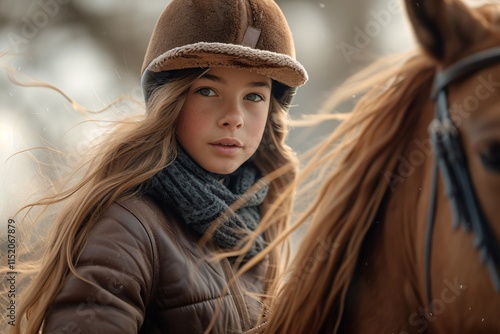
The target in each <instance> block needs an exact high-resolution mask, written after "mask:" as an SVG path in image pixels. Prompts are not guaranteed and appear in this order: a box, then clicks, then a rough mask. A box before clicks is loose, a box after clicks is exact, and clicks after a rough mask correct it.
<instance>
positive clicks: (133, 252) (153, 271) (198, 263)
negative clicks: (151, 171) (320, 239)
mask: <svg viewBox="0 0 500 334" xmlns="http://www.w3.org/2000/svg"><path fill="white" fill-rule="evenodd" d="M210 251H211V248H210V246H209V245H206V246H201V245H200V244H199V236H197V235H196V234H194V233H193V232H191V231H190V230H188V229H187V227H185V226H184V225H183V224H182V223H180V222H179V220H178V219H177V218H176V217H175V216H173V215H169V214H168V213H167V214H165V213H164V212H163V211H161V210H160V209H159V208H158V206H156V204H154V202H153V201H152V200H149V199H144V198H141V199H139V198H133V199H130V200H127V201H124V202H121V203H115V204H113V205H112V206H111V207H110V208H109V209H108V210H107V211H106V213H105V214H104V215H103V217H102V218H101V219H100V221H99V222H98V223H97V225H96V226H95V227H94V228H93V230H92V232H91V234H90V236H89V239H88V243H87V244H86V246H85V249H84V250H83V252H82V254H81V256H80V258H79V260H78V262H77V265H76V270H77V272H78V274H79V275H81V276H82V277H83V278H85V279H86V280H88V281H90V282H91V283H93V284H92V285H91V284H89V283H86V282H84V281H82V280H81V279H79V278H77V277H76V276H75V275H73V274H69V275H68V276H67V277H66V279H65V280H64V282H63V284H62V287H61V290H60V291H59V292H58V294H57V296H56V298H55V300H54V302H53V304H52V306H51V308H50V309H49V311H48V312H47V314H46V317H45V322H44V326H43V331H42V332H43V333H44V334H45V333H54V334H55V333H92V334H98V333H105V334H114V333H121V334H122V333H183V334H185V333H203V332H204V330H205V329H206V328H207V326H208V324H209V323H210V321H211V320H212V318H213V317H214V315H216V312H217V311H216V310H217V309H218V308H219V307H220V308H221V311H220V312H219V314H218V315H216V321H215V326H214V328H213V329H212V330H211V333H242V332H244V331H246V330H249V329H250V328H251V327H252V326H253V325H254V323H255V321H256V318H257V315H258V313H259V307H260V305H259V302H258V300H257V299H255V298H252V297H251V293H248V292H262V287H263V285H262V280H261V278H262V275H263V273H264V266H265V264H264V263H262V264H261V265H259V266H257V267H255V268H254V269H253V270H252V271H251V272H248V273H247V274H245V276H243V277H242V278H241V279H239V280H238V281H237V283H236V284H234V285H232V286H231V287H230V289H229V291H227V292H225V291H224V289H225V288H226V286H227V282H228V281H229V280H231V278H232V277H233V275H234V270H233V268H232V266H231V263H230V261H229V260H227V259H224V260H223V261H221V262H217V263H214V262H213V261H212V262H210V261H206V260H205V259H204V257H206V255H207V254H209V252H210Z"/></svg>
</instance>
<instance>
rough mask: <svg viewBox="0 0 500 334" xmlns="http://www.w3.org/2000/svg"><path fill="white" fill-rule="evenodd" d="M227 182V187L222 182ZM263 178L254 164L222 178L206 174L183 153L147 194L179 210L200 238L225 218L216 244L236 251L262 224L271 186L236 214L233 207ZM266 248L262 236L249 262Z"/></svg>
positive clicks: (215, 234)
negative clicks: (263, 210) (262, 209)
mask: <svg viewBox="0 0 500 334" xmlns="http://www.w3.org/2000/svg"><path fill="white" fill-rule="evenodd" d="M223 178H224V179H225V182H224V184H223V183H221V182H220V180H222V179H223ZM259 178H260V173H259V171H258V170H257V168H256V167H255V165H254V164H253V163H251V162H247V163H245V164H243V165H242V166H241V167H240V168H239V169H238V170H237V171H236V172H234V173H232V174H230V175H219V174H214V173H210V172H208V171H206V170H205V169H203V168H202V167H201V166H199V165H198V164H197V163H195V162H194V161H193V160H192V159H191V158H190V157H189V156H188V155H187V154H186V153H185V152H184V151H183V150H182V149H179V152H178V155H177V157H176V159H175V160H174V161H173V162H172V163H171V164H169V165H168V166H167V167H165V168H164V169H163V170H161V171H160V172H159V173H157V174H156V175H154V176H153V177H152V178H151V180H150V181H149V184H148V190H147V194H148V195H150V196H151V197H153V199H155V200H156V201H157V202H158V203H160V205H163V206H166V207H167V208H168V209H170V210H175V211H176V212H177V214H179V215H180V216H181V217H182V219H183V221H184V223H185V224H186V225H187V226H189V227H191V228H192V229H193V230H194V231H196V232H197V233H199V234H200V235H203V234H204V233H205V232H207V230H208V229H209V228H210V227H211V226H212V224H214V223H215V221H216V220H217V219H219V218H220V217H223V221H222V223H217V225H215V226H214V227H216V229H215V231H213V236H212V240H214V241H215V243H216V244H217V245H219V246H220V247H221V248H222V249H224V250H235V249H237V248H238V247H240V246H241V244H240V241H241V240H242V238H244V237H245V236H248V232H249V231H254V230H255V228H256V227H257V225H258V224H259V222H260V210H259V204H261V203H262V201H263V200H264V198H265V197H266V195H267V192H268V190H269V185H268V184H263V187H261V188H260V189H259V190H257V191H256V192H254V193H249V194H245V197H246V198H247V200H246V201H245V202H244V204H243V205H242V206H241V207H240V208H239V209H237V210H236V212H234V211H232V210H231V209H229V206H230V205H231V204H233V203H234V202H236V201H237V200H238V199H239V198H240V197H242V195H243V194H244V193H245V192H246V191H247V190H248V189H249V188H250V187H251V186H252V185H254V184H255V183H256V182H263V181H259ZM228 213H229V214H228ZM264 245H265V243H264V238H263V237H262V235H260V236H259V237H258V238H257V239H256V242H255V243H254V244H253V245H252V247H251V249H250V250H249V252H248V253H247V254H246V255H245V258H246V259H248V258H251V257H253V256H254V255H256V254H257V253H258V252H259V251H261V250H262V248H263V247H264Z"/></svg>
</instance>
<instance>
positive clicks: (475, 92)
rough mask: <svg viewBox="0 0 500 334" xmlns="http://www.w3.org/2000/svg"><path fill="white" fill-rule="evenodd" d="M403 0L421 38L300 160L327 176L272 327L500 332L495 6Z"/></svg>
mask: <svg viewBox="0 0 500 334" xmlns="http://www.w3.org/2000/svg"><path fill="white" fill-rule="evenodd" d="M405 2H406V8H407V13H408V16H409V18H410V21H411V24H412V26H413V29H414V32H415V35H416V37H417V40H418V42H419V44H420V50H418V51H416V52H415V53H412V54H411V55H410V56H409V57H407V58H406V59H405V61H404V63H402V64H401V63H398V64H397V65H396V64H393V66H392V67H391V68H390V69H389V70H384V71H379V72H378V73H377V74H376V76H375V77H371V78H368V79H367V80H365V82H364V84H363V86H360V87H362V88H370V89H369V90H368V92H367V93H366V94H365V95H364V97H363V98H362V99H361V100H360V102H359V103H358V104H357V106H356V107H355V108H354V110H353V111H352V113H351V114H350V115H349V116H348V117H346V120H345V121H344V122H343V123H342V124H341V125H340V126H339V127H338V128H337V129H336V131H335V132H334V134H333V135H332V136H331V137H329V138H328V139H327V140H325V141H324V142H323V143H322V145H321V146H319V147H318V148H317V151H316V155H315V156H314V157H313V158H312V159H311V162H310V163H309V165H308V166H307V167H306V168H305V171H304V173H305V175H308V173H309V172H313V171H314V172H317V169H318V168H319V166H321V168H323V167H324V166H326V167H324V168H325V169H324V170H321V172H322V173H324V174H321V172H320V174H319V175H321V178H322V181H321V182H322V183H321V184H322V188H321V190H320V192H319V195H318V197H317V199H316V200H315V201H314V203H313V204H312V205H311V206H310V208H309V210H308V211H307V212H306V213H305V214H304V216H303V217H302V220H301V221H300V222H304V221H307V219H310V220H311V223H310V227H309V230H308V232H307V234H306V236H305V237H304V239H303V241H302V244H301V247H300V249H299V251H298V255H297V257H296V259H295V261H294V265H293V268H292V271H291V274H290V276H288V277H289V279H288V280H287V281H286V282H285V283H284V284H283V285H282V286H281V287H280V288H279V289H278V296H277V298H276V300H275V302H274V304H273V305H272V307H271V316H270V318H269V321H268V323H267V326H266V330H265V332H266V333H319V332H321V333H323V332H324V333H331V332H339V333H387V334H390V333H397V334H399V333H500V313H499V312H500V294H499V291H498V289H499V286H498V285H499V282H498V270H499V269H500V268H499V255H500V254H499V253H498V241H499V240H500V201H499V199H500V48H498V46H500V6H498V5H495V4H490V5H486V6H482V7H479V8H470V7H467V6H466V5H465V4H463V3H462V2H459V1H452V0H406V1H405ZM372 73H373V72H372ZM334 143H335V145H334ZM332 147H334V148H333V149H331V148H332ZM457 226H461V227H462V228H457Z"/></svg>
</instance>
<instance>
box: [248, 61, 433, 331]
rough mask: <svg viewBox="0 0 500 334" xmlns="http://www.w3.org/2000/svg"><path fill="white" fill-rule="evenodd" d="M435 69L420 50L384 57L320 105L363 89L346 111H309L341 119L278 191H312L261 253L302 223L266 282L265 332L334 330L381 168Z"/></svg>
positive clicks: (405, 137) (373, 210)
mask: <svg viewBox="0 0 500 334" xmlns="http://www.w3.org/2000/svg"><path fill="white" fill-rule="evenodd" d="M396 64H397V66H395V65H396ZM433 72H434V68H433V65H432V62H431V61H430V60H429V59H428V58H427V57H426V56H424V55H422V54H421V53H420V52H410V53H409V54H405V55H402V56H401V55H398V56H396V57H389V58H386V59H383V60H381V61H379V62H377V63H375V64H373V65H372V66H370V67H368V68H367V69H365V70H363V71H361V72H360V73H358V74H357V75H355V76H354V77H353V78H351V79H350V80H349V81H348V82H347V83H346V84H345V85H343V86H342V87H341V89H339V90H338V91H336V93H335V94H334V95H333V96H332V98H331V99H330V100H328V101H327V103H326V104H325V107H324V109H325V110H331V109H333V108H334V107H336V106H338V105H339V103H340V102H342V101H346V100H348V99H351V97H352V96H353V95H356V94H357V95H360V94H362V95H363V98H362V99H361V100H360V101H359V102H358V103H357V105H356V106H355V107H354V109H353V111H352V112H350V113H339V114H333V115H332V114H322V115H318V116H316V117H315V119H316V121H318V120H319V121H323V120H328V119H330V120H331V119H335V120H342V122H341V124H340V125H339V126H338V127H337V128H336V129H335V130H334V131H333V132H332V134H331V135H330V136H329V137H328V138H326V139H324V140H323V141H322V142H321V143H320V144H319V145H317V146H316V147H315V148H314V149H312V150H310V152H309V153H308V155H307V156H305V158H306V159H307V160H308V162H307V164H306V165H305V167H304V168H303V169H302V170H301V171H300V173H299V176H298V178H297V181H296V182H295V183H294V185H293V186H292V187H290V188H289V189H288V190H287V191H286V192H284V193H283V199H284V198H286V196H287V195H289V193H291V192H294V191H295V189H296V187H298V186H300V185H303V186H304V188H300V189H301V190H300V191H299V192H298V194H297V198H299V199H300V198H301V194H303V193H304V192H306V193H307V192H308V191H310V190H311V189H312V188H314V189H315V190H314V192H315V193H316V197H315V198H314V200H313V201H312V203H311V204H310V205H309V206H307V210H305V211H304V212H303V213H301V215H300V217H299V218H298V220H297V222H296V224H294V225H293V227H292V228H291V229H289V230H288V231H286V232H285V233H283V234H281V235H279V236H278V237H277V238H276V239H274V242H273V243H271V245H270V246H269V248H268V249H267V250H265V251H264V252H263V253H261V256H264V255H265V253H266V251H270V250H272V249H273V247H277V246H278V245H280V243H281V242H282V241H284V240H286V239H288V238H289V237H290V234H291V233H293V232H294V231H296V230H297V229H298V228H299V227H300V226H301V225H307V227H308V231H307V233H306V235H305V237H304V239H303V240H302V241H301V244H300V248H299V249H298V251H297V255H296V257H295V258H294V261H292V262H291V265H290V266H289V268H288V270H287V272H286V275H284V277H283V279H282V280H277V281H276V282H275V283H274V284H273V286H272V287H271V290H270V291H271V292H272V293H273V296H272V297H271V298H269V300H267V303H268V305H267V308H266V309H265V310H264V311H265V314H264V319H263V322H264V323H263V324H262V325H261V326H260V328H262V329H261V330H262V332H263V333H318V332H321V330H325V329H326V328H328V330H332V331H334V332H336V331H337V329H338V327H339V325H340V322H341V319H342V314H343V309H344V302H345V297H346V294H347V290H348V288H349V285H350V281H351V279H352V277H353V275H354V272H355V268H356V265H357V258H358V254H359V252H360V249H361V245H362V242H363V240H364V237H365V235H366V233H367V231H368V229H369V228H370V226H371V225H372V223H373V222H374V220H375V219H376V215H377V213H378V210H379V207H380V204H381V202H382V200H383V198H384V196H385V195H386V193H387V190H388V188H389V182H388V181H389V180H387V179H386V178H385V177H384V175H383V174H384V172H387V171H394V170H395V169H396V168H397V166H398V159H397V157H398V156H400V154H402V152H403V150H404V149H405V146H406V145H407V143H408V141H409V140H410V138H409V136H410V135H409V134H410V133H411V131H410V130H411V129H412V126H413V125H414V124H415V122H416V121H417V120H418V117H419V116H420V115H418V113H416V112H415V111H417V110H415V109H414V108H413V107H414V106H415V104H416V103H421V102H417V101H425V100H426V99H427V98H428V95H427V94H428V90H429V87H430V83H431V80H432V76H433ZM309 121H310V120H308V121H307V122H309ZM307 122H306V123H307ZM306 183H307V184H306ZM315 187H317V188H319V190H317V189H316V188H315ZM360 189H363V191H360ZM279 205H280V203H279V199H278V201H277V202H275V207H272V208H271V209H270V210H269V211H268V215H267V216H266V217H264V219H263V220H262V222H261V225H260V229H262V230H265V229H266V228H269V227H270V226H272V225H273V223H274V219H273V210H275V209H277V208H278V207H279ZM278 210H279V209H278ZM252 264H253V263H250V264H249V266H251V265H252ZM246 269H247V267H243V268H242V271H244V270H246Z"/></svg>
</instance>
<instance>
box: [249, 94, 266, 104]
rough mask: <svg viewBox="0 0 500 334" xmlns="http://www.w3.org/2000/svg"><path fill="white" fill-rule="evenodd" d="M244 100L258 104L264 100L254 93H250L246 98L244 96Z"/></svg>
mask: <svg viewBox="0 0 500 334" xmlns="http://www.w3.org/2000/svg"><path fill="white" fill-rule="evenodd" d="M245 100H249V101H253V102H259V101H264V98H263V97H262V96H261V95H259V94H256V93H250V94H248V95H247V96H245Z"/></svg>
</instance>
